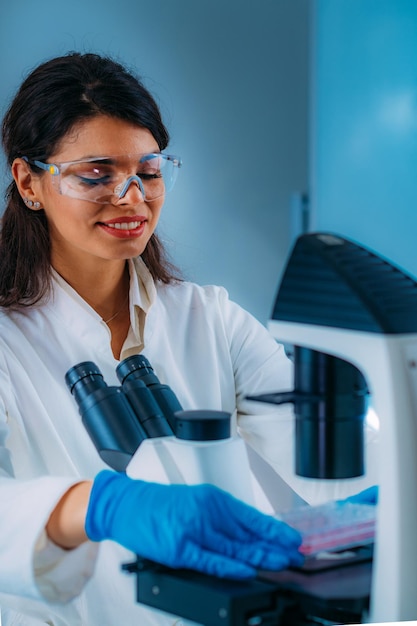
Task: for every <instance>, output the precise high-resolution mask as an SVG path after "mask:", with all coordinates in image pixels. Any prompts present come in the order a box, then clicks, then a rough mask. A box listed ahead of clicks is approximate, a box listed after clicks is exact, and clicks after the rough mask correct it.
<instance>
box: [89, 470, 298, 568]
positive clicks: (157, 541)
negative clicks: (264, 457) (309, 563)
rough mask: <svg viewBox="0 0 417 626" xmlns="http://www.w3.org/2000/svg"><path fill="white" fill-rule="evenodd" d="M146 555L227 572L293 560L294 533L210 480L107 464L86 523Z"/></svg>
mask: <svg viewBox="0 0 417 626" xmlns="http://www.w3.org/2000/svg"><path fill="white" fill-rule="evenodd" d="M85 530H86V533H87V536H88V537H89V538H90V539H92V540H93V541H101V540H103V539H112V540H113V541H116V542H118V543H120V544H121V545H123V546H124V547H125V548H128V549H129V550H132V552H135V553H136V554H139V555H141V556H142V557H144V558H147V559H151V560H153V561H157V562H159V563H162V564H164V565H168V566H169V567H174V568H187V569H194V570H198V571H200V572H204V573H206V574H213V575H215V576H220V577H227V578H236V579H239V578H251V577H253V576H255V574H256V569H270V570H278V569H284V568H286V567H288V566H289V565H293V564H294V565H299V564H301V563H302V562H303V557H302V556H301V554H300V553H299V552H298V547H299V546H300V544H301V536H300V535H299V533H298V532H297V531H296V530H294V529H293V528H290V527H289V526H288V525H287V524H285V523H283V522H279V521H278V520H276V519H274V518H273V517H271V516H269V515H265V514H263V513H260V512H259V511H257V510H256V509H254V508H252V507H251V506H248V505H247V504H245V503H243V502H241V501H240V500H237V499H236V498H234V497H233V496H231V495H229V494H228V493H226V492H224V491H222V490H221V489H218V488H217V487H213V486H212V485H195V486H188V485H160V484H156V483H148V482H145V481H142V480H133V479H131V478H129V477H127V476H126V475H125V474H119V473H117V472H113V471H110V470H104V471H102V472H100V473H99V474H98V475H97V477H96V479H95V480H94V483H93V487H92V491H91V496H90V502H89V505H88V511H87V516H86V522H85Z"/></svg>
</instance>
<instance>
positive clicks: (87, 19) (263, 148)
mask: <svg viewBox="0 0 417 626" xmlns="http://www.w3.org/2000/svg"><path fill="white" fill-rule="evenodd" d="M309 6H310V5H309V0H256V1H255V0H226V1H224V0H177V1H174V0H151V1H149V0H146V1H144V0H118V1H117V2H114V1H113V0H100V2H97V1H96V0H71V2H59V0H58V1H57V2H54V3H51V2H46V0H38V1H37V2H34V1H33V0H19V2H2V3H1V7H0V58H1V59H2V63H1V80H0V109H1V110H0V112H1V113H4V111H5V110H6V106H7V104H8V102H9V99H10V98H11V96H12V94H13V93H14V91H15V90H16V89H17V87H18V85H19V84H20V82H21V80H22V78H23V77H24V76H25V75H26V74H27V72H28V71H29V70H30V69H32V68H33V67H34V66H35V65H37V64H38V63H39V62H41V61H44V60H46V59H47V58H50V57H51V56H56V55H60V54H64V53H65V52H67V51H69V50H73V49H76V50H81V51H97V52H101V53H105V54H110V55H112V56H115V57H117V58H119V59H120V60H122V61H123V62H125V63H127V64H128V65H130V66H131V67H133V68H134V69H135V70H137V71H138V72H139V73H140V74H141V76H142V77H143V79H144V81H145V83H146V85H147V86H148V87H149V88H150V89H151V91H152V92H153V93H154V94H155V95H156V97H157V99H158V101H159V102H160V105H161V108H162V111H163V114H164V118H165V121H166V123H167V125H168V127H169V129H170V131H171V136H172V141H171V145H170V148H169V150H170V151H171V152H172V153H174V154H179V155H181V156H182V158H183V161H184V167H183V169H182V171H181V172H180V177H179V179H178V183H177V186H176V188H175V189H174V191H173V192H172V194H170V196H169V197H168V199H167V202H166V207H165V212H164V215H163V218H162V221H161V226H160V234H161V235H162V236H163V238H164V239H165V241H166V243H167V245H168V246H169V249H170V251H171V254H172V256H173V258H174V260H175V261H176V262H177V263H178V264H179V265H180V267H182V269H183V270H184V273H185V275H186V277H188V278H190V279H192V280H196V281H197V282H200V283H217V284H222V285H224V286H226V287H227V288H228V290H229V292H230V294H231V296H232V297H233V298H234V299H235V300H237V301H238V302H240V303H241V304H242V305H243V306H245V307H246V308H247V309H249V310H250V311H251V312H252V313H254V314H255V315H256V316H257V317H258V318H259V319H261V320H262V321H266V319H267V318H268V317H269V314H270V310H271V307H272V302H273V298H274V294H275V291H276V287H277V284H278V280H279V275H280V272H281V268H282V265H283V263H284V261H285V258H286V256H287V254H288V250H289V246H290V240H291V220H290V215H289V213H290V205H291V197H292V194H293V192H295V191H305V190H306V188H307V181H308V169H307V155H308V130H307V125H308V62H309V61H308V56H309V55H308V53H309V49H308V46H309V40H308V28H309V19H308V12H309ZM2 170H3V168H2ZM2 187H3V188H4V177H3V180H2Z"/></svg>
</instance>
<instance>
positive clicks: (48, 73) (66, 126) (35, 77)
mask: <svg viewBox="0 0 417 626" xmlns="http://www.w3.org/2000/svg"><path fill="white" fill-rule="evenodd" d="M101 114H105V115H111V116H113V117H116V118H119V119H121V120H125V121H127V122H130V123H133V124H136V125H137V126H139V127H143V128H147V129H148V130H149V131H150V132H151V133H152V135H153V137H154V138H155V140H156V142H157V144H158V146H159V149H160V150H164V149H165V148H166V146H167V145H168V141H169V135H168V131H167V129H166V128H165V126H164V124H163V122H162V119H161V114H160V111H159V108H158V105H157V104H156V102H155V100H154V98H153V97H152V95H151V94H150V93H149V91H148V90H147V89H146V88H145V87H144V85H143V84H142V82H141V81H140V80H139V79H138V78H137V77H136V76H134V74H133V73H131V72H130V71H129V70H127V69H126V68H125V67H123V66H122V65H121V64H120V63H118V62H116V61H115V60H113V59H110V58H108V57H103V56H100V55H97V54H92V53H87V54H80V53H76V52H71V53H69V54H66V55H65V56H62V57H58V58H54V59H52V60H50V61H47V62H45V63H43V64H41V65H39V66H38V67H37V68H36V69H35V70H33V72H32V73H31V74H30V75H29V76H28V77H27V78H26V80H25V81H24V82H23V83H22V85H21V87H20V89H19V91H18V92H17V94H16V96H15V98H14V100H13V102H12V104H11V105H10V107H9V109H8V111H7V113H6V115H5V117H4V120H3V127H2V139H3V147H4V150H5V153H6V156H7V159H8V163H9V165H11V164H12V163H13V161H14V159H15V158H17V157H22V156H27V157H28V158H29V159H39V160H47V159H48V158H49V157H50V155H51V154H53V152H54V150H55V149H56V147H57V146H58V144H59V142H60V141H61V140H62V139H63V138H64V137H65V136H66V134H67V133H68V132H70V130H71V129H72V128H73V127H74V126H75V124H77V123H79V122H80V121H82V120H85V119H89V118H93V117H95V116H97V115H101ZM142 259H143V260H144V262H145V264H146V265H147V267H148V269H149V271H150V273H151V275H152V276H153V278H154V279H155V280H159V281H162V282H163V283H166V284H168V283H171V282H173V281H175V280H178V279H179V273H178V271H177V269H176V268H175V266H173V265H172V264H171V263H170V261H168V258H167V254H166V251H165V249H164V247H163V245H162V243H161V241H160V240H159V238H158V236H157V235H156V234H155V233H154V234H153V235H152V237H151V238H150V240H149V242H148V245H147V247H146V249H145V251H144V252H143V254H142ZM50 284H51V265H50V240H49V231H48V222H47V219H46V216H45V213H44V211H43V210H38V211H32V210H30V209H28V208H27V207H26V206H25V204H24V202H23V200H22V198H21V196H20V194H19V192H18V189H17V186H16V184H15V182H14V181H13V182H12V183H11V184H10V185H9V187H8V189H7V192H6V209H5V212H4V215H3V218H2V228H1V233H0V305H2V306H6V307H14V306H17V305H31V304H35V303H36V302H38V301H39V300H40V299H41V298H42V297H43V296H44V295H45V294H46V293H47V292H48V291H49V288H50Z"/></svg>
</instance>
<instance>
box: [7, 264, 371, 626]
mask: <svg viewBox="0 0 417 626" xmlns="http://www.w3.org/2000/svg"><path fill="white" fill-rule="evenodd" d="M135 269H136V271H135ZM130 270H131V272H130V276H131V281H130V317H131V330H130V332H129V335H128V337H127V339H126V342H125V344H124V347H123V350H122V354H121V360H122V359H123V358H125V357H126V356H129V355H130V354H133V353H138V352H139V351H140V350H141V349H142V348H143V352H144V354H145V355H146V357H147V358H148V359H149V361H150V363H151V364H152V366H153V368H154V370H155V373H156V375H157V376H158V378H159V379H160V381H161V382H164V383H167V384H168V385H170V387H171V388H172V389H173V390H174V391H175V394H176V395H177V397H178V399H179V401H180V403H181V405H182V406H183V408H184V409H202V408H204V409H216V410H224V411H228V412H230V413H232V414H233V413H237V422H238V425H239V426H240V427H241V434H242V435H243V436H244V437H245V438H246V439H247V440H248V441H249V442H250V443H251V444H254V447H255V448H256V449H257V450H258V451H259V452H260V453H261V454H262V450H263V448H264V447H266V449H267V454H266V455H265V456H266V457H267V460H268V462H269V463H270V464H271V465H272V466H273V467H274V466H275V465H276V466H277V467H278V466H279V465H280V464H281V461H280V458H281V456H282V455H281V452H283V451H284V450H285V457H287V456H288V452H287V451H288V449H289V447H288V445H289V441H290V440H291V439H292V421H291V419H290V413H289V411H288V410H282V409H280V410H275V411H274V414H275V420H274V419H273V417H272V413H271V412H268V411H265V410H262V413H265V414H266V415H265V416H264V418H262V417H261V416H258V415H256V413H260V412H261V411H260V410H259V405H258V403H250V402H247V401H245V396H246V395H247V394H251V393H258V392H265V391H274V390H279V389H281V390H284V389H290V388H291V387H292V367H291V364H290V362H289V361H288V359H287V358H286V356H285V354H284V351H283V348H282V346H280V345H279V344H277V343H276V342H275V341H274V340H273V339H272V338H271V337H270V335H269V334H268V332H267V331H266V329H265V328H264V327H263V326H262V325H261V324H259V323H258V322H257V321H256V320H255V319H254V318H253V317H252V316H251V315H250V314H248V313H247V312H245V311H244V310H243V309H242V308H240V307H239V306H238V305H236V304H235V303H233V302H231V301H230V300H229V299H228V296H227V293H226V291H225V290H224V289H222V288H219V287H213V286H208V287H200V286H197V285H195V284H192V283H187V282H184V283H178V284H175V285H170V286H165V285H161V284H158V285H155V284H154V282H153V280H152V278H151V277H150V275H149V272H148V270H147V269H146V267H145V266H144V264H143V262H142V261H141V260H140V259H138V260H136V261H134V262H133V261H131V262H130ZM138 275H139V277H138ZM141 309H142V310H143V311H145V313H146V321H145V325H144V329H143V336H141V327H140V326H141V325H140V324H139V311H140V310H141ZM82 361H93V362H95V363H96V364H97V365H98V367H99V368H100V370H101V371H102V373H103V375H104V379H105V380H106V382H107V383H108V384H109V385H118V384H119V382H118V380H117V377H116V374H115V368H116V366H117V364H118V361H117V360H116V359H115V358H114V356H113V354H112V351H111V346H110V331H109V329H108V327H107V326H106V324H105V323H104V322H103V320H102V319H101V318H100V316H99V315H98V314H97V313H96V312H95V311H94V310H93V309H92V308H91V307H90V306H89V305H88V304H87V303H86V302H85V301H84V300H82V299H81V298H80V296H79V295H78V294H77V293H76V292H75V291H74V290H73V289H72V288H71V287H70V286H69V285H68V284H67V283H66V282H65V281H64V280H63V279H62V278H61V277H59V276H58V275H57V274H54V279H53V294H52V297H51V299H50V300H49V301H47V302H46V303H44V304H42V305H39V306H35V307H30V308H28V309H27V310H25V309H22V310H20V311H19V312H9V311H3V312H2V313H0V536H1V541H0V592H2V593H1V595H0V604H1V606H2V619H3V626H8V625H9V624H10V625H11V624H13V625H17V624H24V625H25V626H30V625H32V624H33V626H35V625H36V624H45V623H48V624H53V625H56V626H58V625H59V626H63V625H68V626H77V625H85V626H87V625H88V626H95V625H97V626H114V625H115V624H134V623H135V624H136V623H137V624H140V625H141V626H148V625H149V626H152V625H154V624H155V625H156V624H158V625H161V626H162V625H168V624H174V623H175V618H173V617H171V616H167V615H163V614H160V613H158V612H157V611H153V610H150V609H148V608H146V607H143V606H140V605H138V604H137V603H136V602H135V590H134V585H135V580H134V577H133V576H129V575H127V574H124V573H122V572H121V564H122V563H124V562H129V561H132V560H133V555H132V554H131V553H129V552H128V551H126V550H124V549H123V548H122V547H120V546H119V545H117V544H115V543H113V542H110V541H106V542H103V543H102V544H100V545H98V544H93V543H91V542H87V543H85V544H83V545H82V546H80V547H79V548H77V549H75V550H71V551H64V550H61V549H59V548H58V547H57V546H54V545H52V544H51V543H50V542H48V541H47V539H46V536H45V533H44V527H45V523H46V522H47V519H48V516H49V515H50V513H51V511H52V510H53V509H54V508H55V505H56V503H57V501H58V500H59V498H60V497H61V495H62V494H63V493H65V491H66V490H67V489H68V488H69V486H71V485H72V484H74V483H76V482H78V481H79V480H82V479H85V478H93V477H94V476H95V475H96V474H97V473H98V472H99V471H100V470H102V469H104V468H105V467H106V466H105V464H104V463H103V462H102V461H101V459H100V457H99V455H98V453H97V451H96V449H95V448H94V446H93V444H92V442H91V440H90V437H89V436H88V434H87V432H86V429H85V428H84V426H83V424H82V422H81V418H80V415H79V412H78V408H77V406H76V403H75V401H74V398H73V397H72V396H71V394H70V392H69V390H68V389H67V387H66V384H65V380H64V377H65V373H66V372H67V371H68V369H69V368H71V367H72V366H73V365H75V364H77V363H80V362H82ZM280 411H281V412H280ZM251 413H252V414H254V415H251ZM249 416H250V417H249ZM258 417H259V420H258ZM256 420H258V421H256ZM271 420H272V422H273V423H272V424H271ZM280 422H281V426H282V427H283V430H282V431H281V434H282V433H284V438H285V440H284V439H283V438H282V437H280V435H279V433H280V430H279V429H280V426H279V423H280ZM256 423H257V424H259V429H258V430H257V426H256ZM265 427H267V431H268V430H270V431H272V432H273V433H274V435H273V437H272V439H273V440H274V441H275V440H276V438H277V437H278V439H279V441H278V442H277V450H276V452H271V446H270V439H269V436H268V433H267V431H265ZM280 451H281V452H280ZM269 457H271V458H269ZM285 463H287V460H285ZM284 473H286V474H287V476H285V478H286V480H289V482H291V480H292V478H293V475H292V472H291V470H290V469H288V468H287V469H285V471H284ZM299 480H301V487H300V484H299V483H298V482H297V479H295V488H296V489H297V491H299V493H300V494H301V495H303V494H302V493H301V492H302V487H303V483H302V479H299ZM372 482H373V480H372V479H368V481H366V484H364V486H367V484H371V483H372ZM309 485H310V490H311V482H310V483H309ZM360 487H362V484H360ZM355 490H358V488H357V486H356V484H355V487H354V488H353V489H352V488H351V489H350V490H349V492H353V491H355ZM307 492H308V489H307ZM327 497H329V496H327ZM307 499H308V497H307ZM15 611H16V612H15ZM19 614H21V616H19ZM29 616H30V617H29Z"/></svg>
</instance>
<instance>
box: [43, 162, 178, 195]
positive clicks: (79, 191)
mask: <svg viewBox="0 0 417 626" xmlns="http://www.w3.org/2000/svg"><path fill="white" fill-rule="evenodd" d="M132 161H133V164H132ZM135 161H136V163H135ZM180 165H181V161H180V159H179V158H178V157H174V156H170V155H166V154H158V153H153V154H144V155H143V154H142V155H135V156H130V155H128V156H125V157H105V158H97V159H90V160H87V161H75V162H71V163H62V164H60V166H59V174H58V175H57V176H54V177H53V178H54V182H55V184H56V185H57V188H58V191H59V193H60V194H62V195H64V196H70V197H72V198H79V199H80V200H88V201H89V202H99V203H106V202H115V201H117V200H118V199H119V198H120V197H123V195H124V194H125V193H126V192H127V189H126V184H125V183H126V181H127V180H129V179H130V178H131V179H132V182H131V184H137V183H135V180H134V176H132V174H135V175H136V176H138V177H139V178H140V181H141V183H142V184H141V185H139V188H141V190H143V192H144V199H145V200H147V201H150V200H155V199H156V198H160V197H162V196H163V195H165V193H166V192H167V191H170V190H171V189H172V187H173V186H174V183H175V180H176V177H177V174H178V168H179V167H180ZM133 170H135V171H133Z"/></svg>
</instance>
